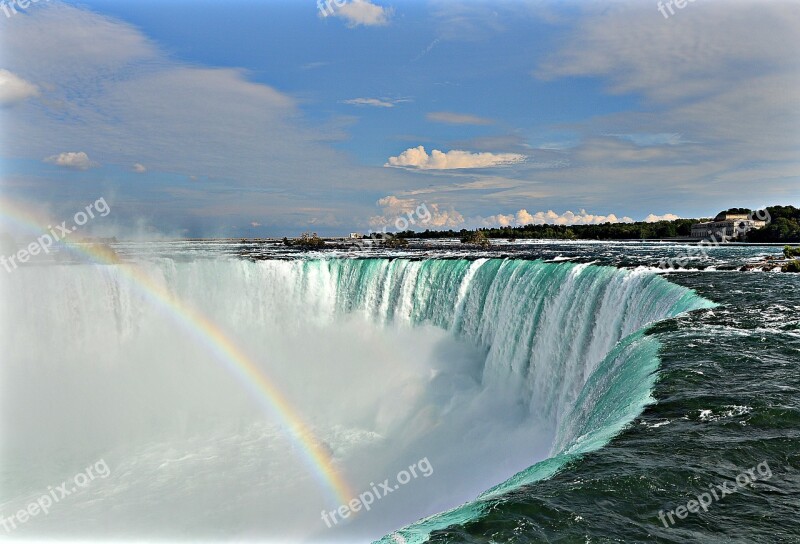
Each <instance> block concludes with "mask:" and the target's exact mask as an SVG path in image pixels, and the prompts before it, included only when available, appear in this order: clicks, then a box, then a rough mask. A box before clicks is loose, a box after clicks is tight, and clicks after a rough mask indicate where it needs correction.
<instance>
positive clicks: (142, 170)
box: [133, 162, 147, 174]
mask: <svg viewBox="0 0 800 544" xmlns="http://www.w3.org/2000/svg"><path fill="white" fill-rule="evenodd" d="M133 171H134V172H136V173H137V174H144V173H145V172H147V168H146V167H145V166H144V165H143V164H140V163H138V162H137V163H136V164H134V165H133Z"/></svg>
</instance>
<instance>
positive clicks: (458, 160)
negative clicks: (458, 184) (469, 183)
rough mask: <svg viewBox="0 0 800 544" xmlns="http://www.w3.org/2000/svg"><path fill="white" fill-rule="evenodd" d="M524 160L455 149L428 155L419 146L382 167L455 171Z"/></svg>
mask: <svg viewBox="0 0 800 544" xmlns="http://www.w3.org/2000/svg"><path fill="white" fill-rule="evenodd" d="M525 159H526V157H525V155H520V154H518V153H470V152H469V151H459V150H456V149H453V150H451V151H448V152H446V153H445V152H442V151H439V150H438V149H434V150H433V151H431V154H430V155H428V153H427V152H426V151H425V148H424V147H423V146H419V147H412V148H409V149H406V150H405V151H403V152H402V153H401V154H400V155H399V156H397V157H389V162H387V163H386V164H384V166H395V167H400V168H416V169H419V170H456V169H465V168H491V167H495V166H509V165H512V164H517V163H520V162H523V161H524V160H525Z"/></svg>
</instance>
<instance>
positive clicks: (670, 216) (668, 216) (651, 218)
mask: <svg viewBox="0 0 800 544" xmlns="http://www.w3.org/2000/svg"><path fill="white" fill-rule="evenodd" d="M680 218H681V217H680V216H679V215H675V214H674V213H665V214H664V215H655V214H652V213H651V214H650V215H648V216H647V217H645V218H644V222H645V223H657V222H658V221H675V220H676V219H680Z"/></svg>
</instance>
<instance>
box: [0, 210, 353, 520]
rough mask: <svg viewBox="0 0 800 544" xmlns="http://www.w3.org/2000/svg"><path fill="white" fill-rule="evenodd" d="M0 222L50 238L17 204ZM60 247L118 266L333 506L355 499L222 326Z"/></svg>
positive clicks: (153, 286)
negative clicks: (277, 434) (293, 453)
mask: <svg viewBox="0 0 800 544" xmlns="http://www.w3.org/2000/svg"><path fill="white" fill-rule="evenodd" d="M0 220H2V221H10V222H12V223H14V224H15V225H16V226H18V227H21V228H22V229H24V230H25V231H28V232H31V233H32V234H33V235H34V236H35V237H38V236H41V235H42V233H43V232H47V231H46V230H45V229H44V228H42V226H41V225H44V224H49V223H48V222H47V221H40V219H39V218H38V217H37V216H36V214H35V213H33V212H31V211H28V210H27V209H26V208H25V207H23V206H21V205H19V204H18V203H15V204H14V205H11V204H9V203H8V202H2V201H0ZM59 242H60V243H62V244H64V243H65V244H67V245H68V247H69V249H70V250H71V251H74V252H76V253H79V254H81V255H84V256H86V257H88V258H89V259H90V260H91V261H93V262H95V263H97V264H114V265H117V269H118V270H119V271H120V273H121V274H122V275H123V277H125V278H126V279H127V280H128V281H130V282H131V285H132V286H134V288H135V289H136V290H137V291H138V292H139V293H140V294H141V295H142V296H144V297H145V299H146V300H147V301H148V302H149V303H151V304H152V305H153V306H154V307H155V308H157V309H158V310H159V311H160V312H161V313H162V314H163V315H165V316H167V317H168V318H170V319H171V320H172V321H174V322H175V323H176V324H178V325H179V326H180V327H181V328H182V329H183V330H184V331H185V332H186V333H187V334H189V335H190V336H191V337H193V338H195V339H196V340H197V341H198V342H200V343H201V344H203V345H205V346H207V347H208V348H209V350H210V351H211V353H213V355H214V356H215V358H216V360H217V361H219V362H220V363H221V364H222V365H224V367H225V368H226V370H227V371H228V372H229V373H230V374H231V375H233V376H234V377H235V378H236V379H237V380H238V381H239V382H240V383H241V384H242V385H243V386H244V387H245V389H246V390H247V391H248V393H249V394H250V396H251V397H252V398H253V399H254V400H255V402H256V403H258V404H259V405H260V406H261V407H262V408H263V409H265V410H266V411H268V412H269V413H271V414H273V415H274V416H275V417H277V419H278V420H279V421H280V422H281V423H282V424H283V427H284V428H285V429H286V431H287V432H288V435H289V436H290V438H291V439H292V440H293V441H294V442H295V443H296V444H297V445H298V446H299V448H298V449H299V451H300V452H301V456H302V457H303V459H304V461H305V463H306V464H307V465H308V467H309V469H310V470H311V472H312V474H313V475H314V477H315V478H316V479H317V481H318V482H319V484H320V486H321V487H322V488H323V489H324V490H325V491H326V494H328V495H329V496H330V498H331V499H332V500H333V501H335V502H334V503H333V505H334V506H338V505H341V504H346V503H348V502H349V501H350V499H351V498H352V497H354V494H353V492H352V490H351V488H350V486H349V485H348V483H347V482H346V481H345V480H344V478H343V476H342V474H341V473H340V471H338V470H337V468H336V467H335V466H334V464H333V461H332V459H331V455H330V453H329V452H328V451H326V449H325V448H323V447H322V442H321V441H320V440H319V439H317V438H316V437H315V435H314V433H313V431H312V430H311V428H310V427H309V426H308V424H307V423H306V422H305V421H304V420H303V418H302V417H301V416H300V415H299V414H298V413H297V410H295V409H294V407H293V406H292V404H291V402H290V401H289V399H287V398H286V396H285V395H284V394H283V393H282V392H281V391H280V389H278V387H277V386H276V385H275V383H274V382H273V381H272V380H270V378H269V377H268V376H267V375H266V373H265V372H264V371H263V370H262V369H261V368H259V366H258V365H257V364H256V363H255V362H254V361H253V359H251V358H250V357H249V356H248V355H247V354H246V353H245V352H244V351H243V350H242V349H241V348H240V347H239V346H237V345H236V343H235V342H234V341H233V339H231V337H230V336H229V335H228V334H226V332H225V331H224V330H223V329H222V328H221V327H220V326H219V325H217V324H216V323H214V321H212V320H211V319H210V318H209V317H207V316H206V315H204V314H202V313H201V312H199V311H198V310H197V309H195V308H192V307H190V306H189V305H188V304H186V303H185V302H183V301H181V300H179V299H178V298H176V297H175V296H174V295H173V294H172V293H170V292H169V291H168V290H167V289H165V288H164V287H163V286H161V285H159V284H158V283H156V282H155V281H154V280H153V279H152V278H151V277H150V276H149V275H148V274H147V273H146V272H145V271H144V270H143V269H141V268H140V267H138V266H136V265H135V264H133V263H119V261H118V260H117V259H116V258H115V257H114V256H113V255H112V254H110V253H108V252H107V251H105V250H104V249H103V248H102V247H98V246H95V245H93V244H76V243H70V242H68V241H67V240H60V241H59ZM0 273H3V270H0Z"/></svg>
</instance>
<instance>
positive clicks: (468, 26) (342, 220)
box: [0, 0, 800, 237]
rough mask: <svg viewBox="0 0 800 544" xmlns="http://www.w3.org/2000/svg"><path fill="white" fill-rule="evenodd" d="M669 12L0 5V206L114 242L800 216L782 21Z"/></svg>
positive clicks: (793, 94)
mask: <svg viewBox="0 0 800 544" xmlns="http://www.w3.org/2000/svg"><path fill="white" fill-rule="evenodd" d="M16 1H17V2H18V1H19V0H16ZM23 4H25V2H24V0H23ZM677 6H678V4H675V3H674V1H673V2H664V1H662V2H658V1H650V0H636V1H626V2H617V1H602V2H597V1H575V2H555V1H538V0H532V1H522V0H518V1H504V0H495V1H491V2H481V1H440V0H410V1H402V2H401V1H383V0H381V1H378V0H375V1H368V0H335V1H334V0H330V1H329V2H327V4H326V3H325V2H317V3H315V1H314V0H291V1H272V0H263V1H258V0H226V1H225V2H219V1H207V0H174V1H173V0H136V1H133V0H117V1H110V0H83V1H81V2H60V1H56V0H39V1H38V2H32V3H30V5H29V6H28V7H27V8H26V9H23V8H22V7H20V5H19V4H18V3H12V2H11V0H5V1H3V2H2V3H0V198H2V199H3V200H5V201H6V206H14V207H17V208H19V209H24V210H27V211H29V212H35V214H36V215H38V216H40V217H47V218H48V219H49V220H51V221H56V222H59V223H60V222H61V220H63V219H68V218H71V217H72V216H73V214H74V213H75V212H76V211H78V210H81V209H84V208H85V206H86V204H88V203H91V202H95V201H97V200H98V199H100V198H103V199H105V201H107V202H108V204H109V206H110V208H111V213H110V214H109V215H108V217H103V218H102V221H100V220H93V222H92V224H91V225H89V226H88V227H87V228H91V230H92V232H96V233H99V234H102V233H106V234H107V233H113V234H114V235H117V236H119V237H134V236H142V235H145V236H147V235H155V234H158V235H161V236H167V237H200V236H203V237H212V236H220V237H223V236H224V237H228V236H230V237H240V236H241V237H245V236H247V237H259V236H285V235H289V236H292V235H297V234H299V233H300V232H303V231H308V230H311V231H315V232H319V233H320V234H323V235H340V234H346V233H348V232H354V231H358V232H367V231H369V230H372V231H378V230H382V229H388V231H390V232H391V231H393V230H396V228H397V225H403V224H404V223H403V222H402V221H398V218H406V219H408V218H413V217H416V218H417V219H419V217H420V214H417V215H416V216H415V215H414V214H415V210H419V209H420V206H422V205H424V206H425V209H426V210H428V211H430V214H426V215H425V216H424V217H425V218H427V221H424V222H423V221H421V220H420V221H419V222H418V223H415V224H412V225H410V227H411V228H415V229H416V230H424V229H425V228H430V229H450V228H452V229H456V230H457V229H461V228H475V227H482V226H506V225H518V224H529V223H545V222H546V223H561V224H580V223H599V222H605V221H611V222H617V221H632V220H650V221H653V220H658V219H662V218H664V219H672V218H676V217H709V216H713V215H715V214H716V213H717V212H718V211H720V210H722V209H726V208H729V207H734V206H743V207H750V208H754V209H755V208H759V207H762V206H766V205H772V204H792V205H800V153H798V151H800V94H798V92H797V89H798V88H800V55H798V52H799V51H800V3H798V2H797V1H793V2H787V1H774V2H762V1H758V2H756V1H736V0H730V1H721V0H718V1H714V0H696V1H693V2H686V3H684V4H683V7H682V8H679V7H677Z"/></svg>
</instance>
